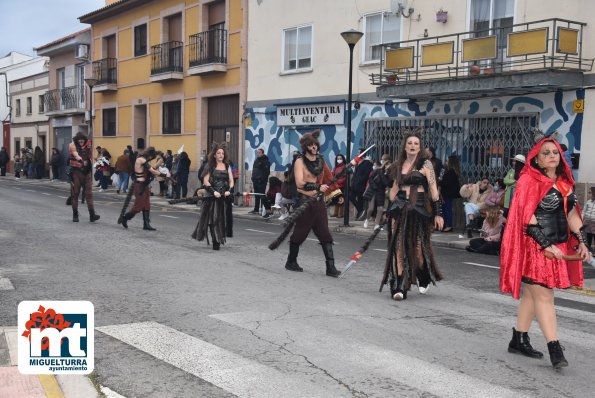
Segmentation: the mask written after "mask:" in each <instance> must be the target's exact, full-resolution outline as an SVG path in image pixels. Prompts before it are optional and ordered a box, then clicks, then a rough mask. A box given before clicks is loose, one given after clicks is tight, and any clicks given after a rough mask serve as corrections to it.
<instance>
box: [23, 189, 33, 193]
mask: <svg viewBox="0 0 595 398" xmlns="http://www.w3.org/2000/svg"><path fill="white" fill-rule="evenodd" d="M25 191H27V192H35V191H34V190H32V189H25Z"/></svg>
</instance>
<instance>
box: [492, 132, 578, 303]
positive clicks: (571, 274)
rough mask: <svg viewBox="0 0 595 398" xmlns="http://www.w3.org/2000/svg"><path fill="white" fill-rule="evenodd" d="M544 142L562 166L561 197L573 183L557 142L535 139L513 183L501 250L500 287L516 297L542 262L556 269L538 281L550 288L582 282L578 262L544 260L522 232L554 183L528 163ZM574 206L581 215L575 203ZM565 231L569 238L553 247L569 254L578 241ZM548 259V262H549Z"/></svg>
mask: <svg viewBox="0 0 595 398" xmlns="http://www.w3.org/2000/svg"><path fill="white" fill-rule="evenodd" d="M546 142H552V143H554V144H555V145H556V147H557V148H558V151H559V152H560V162H561V163H562V165H563V172H562V174H561V175H560V176H558V181H557V182H556V186H557V187H558V188H559V190H560V191H561V192H562V194H563V195H564V196H568V195H569V194H570V193H572V187H573V186H574V179H573V178H572V172H571V170H570V167H568V164H567V163H566V161H565V160H564V156H563V152H562V149H561V148H560V145H559V144H558V142H556V141H555V140H553V139H551V138H545V139H543V140H541V141H540V142H538V143H537V144H536V145H535V146H534V147H533V148H532V149H531V151H530V152H529V155H528V156H527V163H526V164H525V167H524V168H523V170H522V171H521V175H520V177H519V180H518V182H517V184H516V188H515V190H514V198H513V201H512V205H511V207H510V212H509V213H508V219H507V222H506V228H505V229H504V236H503V238H502V249H501V251H500V290H501V291H502V292H504V293H511V294H512V296H513V297H514V298H516V299H518V298H520V291H521V278H522V277H523V276H528V275H529V274H530V273H531V271H534V270H535V269H536V268H541V266H544V265H547V267H545V269H550V270H556V271H557V272H554V273H548V274H547V275H545V276H544V278H543V279H544V280H543V281H539V282H540V283H545V284H546V285H547V286H548V287H551V288H553V287H558V288H568V287H570V286H582V285H583V268H582V262H581V261H566V260H559V259H552V260H550V259H547V258H546V257H545V256H544V254H543V251H542V250H541V247H540V246H539V245H538V244H537V243H536V242H535V240H534V239H533V238H530V237H528V236H527V235H525V228H526V226H527V224H529V221H530V220H531V217H532V216H533V214H534V213H535V210H536V209H537V205H538V204H539V202H541V199H542V198H543V197H544V196H545V195H546V194H547V192H548V191H549V190H550V189H551V188H552V187H553V185H554V181H553V180H551V179H550V178H548V177H547V176H545V175H543V174H542V173H541V172H540V171H539V170H537V169H536V168H535V167H532V166H531V161H532V160H533V158H535V157H536V156H537V155H538V154H539V150H540V149H541V146H542V145H543V144H544V143H546ZM575 209H576V211H578V212H579V216H580V209H579V207H578V204H577V205H576V206H575ZM568 234H569V239H568V241H567V242H566V243H561V244H557V245H556V246H557V247H558V248H559V249H560V250H562V251H563V252H565V253H568V254H571V253H574V252H575V250H574V247H575V246H576V245H577V244H578V241H577V240H576V238H575V237H574V235H571V234H570V230H569V231H568ZM548 262H551V264H549V263H548ZM554 274H555V275H554Z"/></svg>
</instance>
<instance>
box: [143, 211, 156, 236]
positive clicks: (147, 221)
mask: <svg viewBox="0 0 595 398" xmlns="http://www.w3.org/2000/svg"><path fill="white" fill-rule="evenodd" d="M150 214H151V213H150V212H149V210H143V229H144V230H145V231H157V230H156V229H155V228H153V227H152V226H151V224H150V222H151V218H150Z"/></svg>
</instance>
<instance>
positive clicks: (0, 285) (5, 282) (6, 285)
mask: <svg viewBox="0 0 595 398" xmlns="http://www.w3.org/2000/svg"><path fill="white" fill-rule="evenodd" d="M0 290H14V286H13V285H12V282H11V281H10V279H8V278H0Z"/></svg>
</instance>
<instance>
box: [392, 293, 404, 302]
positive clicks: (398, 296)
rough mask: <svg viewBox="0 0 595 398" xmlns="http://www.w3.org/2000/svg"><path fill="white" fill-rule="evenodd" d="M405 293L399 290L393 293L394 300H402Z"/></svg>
mask: <svg viewBox="0 0 595 398" xmlns="http://www.w3.org/2000/svg"><path fill="white" fill-rule="evenodd" d="M403 297H404V296H403V293H402V292H397V293H395V294H394V295H393V300H395V301H401V300H403Z"/></svg>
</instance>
